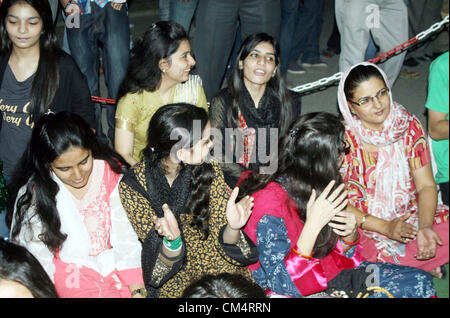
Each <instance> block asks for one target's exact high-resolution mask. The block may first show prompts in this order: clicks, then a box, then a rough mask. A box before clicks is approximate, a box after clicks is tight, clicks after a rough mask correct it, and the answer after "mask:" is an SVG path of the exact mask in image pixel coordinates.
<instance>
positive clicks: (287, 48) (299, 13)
mask: <svg viewBox="0 0 450 318" xmlns="http://www.w3.org/2000/svg"><path fill="white" fill-rule="evenodd" d="M301 2H302V3H301ZM323 8H324V0H304V1H300V0H294V1H293V0H281V33H280V48H281V71H282V73H283V74H286V72H288V73H291V74H303V73H304V72H305V69H304V68H303V67H327V64H326V63H324V62H322V61H321V59H320V50H319V39H320V33H321V32H322V23H323ZM299 57H301V66H300V65H298V63H297V60H298V59H299ZM302 66H303V67H302Z"/></svg>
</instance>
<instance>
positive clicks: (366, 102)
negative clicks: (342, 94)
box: [348, 87, 389, 108]
mask: <svg viewBox="0 0 450 318" xmlns="http://www.w3.org/2000/svg"><path fill="white" fill-rule="evenodd" d="M388 96H389V88H386V87H385V88H382V89H380V90H379V91H378V93H377V94H376V95H375V96H367V97H363V98H361V99H360V100H359V101H357V102H355V101H352V100H350V99H349V100H348V101H349V102H350V103H352V104H355V105H358V106H359V107H361V108H366V107H370V106H372V105H373V100H374V99H375V98H376V99H377V100H378V102H380V101H381V100H382V99H385V98H386V97H388Z"/></svg>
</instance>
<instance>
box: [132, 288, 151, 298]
mask: <svg viewBox="0 0 450 318" xmlns="http://www.w3.org/2000/svg"><path fill="white" fill-rule="evenodd" d="M137 294H140V295H142V296H144V297H147V290H146V289H145V288H138V289H135V290H133V291H132V292H131V297H134V296H136V295H137Z"/></svg>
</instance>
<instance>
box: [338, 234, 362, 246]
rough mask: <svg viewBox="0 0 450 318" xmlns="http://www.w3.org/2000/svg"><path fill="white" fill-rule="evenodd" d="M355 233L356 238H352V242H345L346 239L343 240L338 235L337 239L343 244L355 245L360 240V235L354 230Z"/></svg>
mask: <svg viewBox="0 0 450 318" xmlns="http://www.w3.org/2000/svg"><path fill="white" fill-rule="evenodd" d="M356 235H357V236H358V237H357V239H356V240H354V241H353V242H347V241H346V240H344V239H343V238H342V237H340V238H339V239H340V240H341V243H343V244H344V245H347V246H355V245H357V244H358V243H359V240H360V236H359V232H358V231H356Z"/></svg>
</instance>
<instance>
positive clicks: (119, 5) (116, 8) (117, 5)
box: [111, 2, 123, 11]
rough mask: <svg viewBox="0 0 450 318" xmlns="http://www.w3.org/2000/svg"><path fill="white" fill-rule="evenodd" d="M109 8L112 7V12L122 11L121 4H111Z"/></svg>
mask: <svg viewBox="0 0 450 318" xmlns="http://www.w3.org/2000/svg"><path fill="white" fill-rule="evenodd" d="M111 6H112V7H113V9H114V10H117V11H120V9H122V7H123V3H114V2H111Z"/></svg>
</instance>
